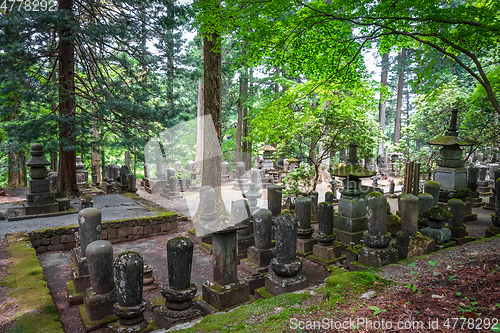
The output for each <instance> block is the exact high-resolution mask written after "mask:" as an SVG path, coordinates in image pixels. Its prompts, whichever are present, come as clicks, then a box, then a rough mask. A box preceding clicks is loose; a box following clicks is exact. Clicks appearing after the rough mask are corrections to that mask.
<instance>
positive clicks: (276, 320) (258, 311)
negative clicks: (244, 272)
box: [183, 291, 312, 333]
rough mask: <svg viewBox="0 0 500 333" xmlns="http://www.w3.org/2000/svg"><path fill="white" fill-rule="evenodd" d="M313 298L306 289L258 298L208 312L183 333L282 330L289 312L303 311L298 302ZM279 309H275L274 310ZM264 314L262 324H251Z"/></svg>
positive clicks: (289, 314) (286, 322) (287, 319)
mask: <svg viewBox="0 0 500 333" xmlns="http://www.w3.org/2000/svg"><path fill="white" fill-rule="evenodd" d="M311 297H312V294H311V293H310V292H309V291H305V292H303V293H298V294H283V295H279V296H276V297H273V298H270V299H259V300H257V301H255V302H253V303H251V304H247V305H244V306H241V307H239V308H236V309H235V310H234V311H231V312H227V313H222V314H213V315H208V316H206V317H204V318H203V320H202V321H201V322H199V323H197V324H196V325H195V326H194V327H191V328H189V329H186V330H184V331H183V332H189V333H194V332H229V331H232V332H235V331H237V332H283V329H284V328H285V327H286V325H288V322H289V319H290V318H291V316H292V314H294V313H298V312H300V311H302V310H301V309H300V308H299V307H298V305H300V304H301V303H302V302H303V301H304V300H307V299H309V298H311ZM278 308H281V309H282V310H281V311H279V312H277V311H276V309H278ZM258 316H266V319H265V320H264V321H263V322H262V323H256V324H254V323H251V322H250V321H251V319H252V318H255V317H258Z"/></svg>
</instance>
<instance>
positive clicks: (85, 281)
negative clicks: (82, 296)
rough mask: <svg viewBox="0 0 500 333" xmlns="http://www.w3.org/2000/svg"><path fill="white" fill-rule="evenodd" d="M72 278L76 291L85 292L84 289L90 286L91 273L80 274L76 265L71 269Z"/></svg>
mask: <svg viewBox="0 0 500 333" xmlns="http://www.w3.org/2000/svg"><path fill="white" fill-rule="evenodd" d="M71 278H72V279H73V286H74V288H75V292H76V293H83V291H84V290H85V289H87V288H89V287H90V276H89V275H78V273H77V271H76V267H73V268H72V269H71Z"/></svg>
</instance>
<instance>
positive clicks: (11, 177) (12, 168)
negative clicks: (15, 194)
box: [7, 152, 19, 187]
mask: <svg viewBox="0 0 500 333" xmlns="http://www.w3.org/2000/svg"><path fill="white" fill-rule="evenodd" d="M7 158H8V163H9V174H8V176H7V187H18V186H19V161H18V158H17V155H16V154H14V153H12V152H9V153H8V157H7Z"/></svg>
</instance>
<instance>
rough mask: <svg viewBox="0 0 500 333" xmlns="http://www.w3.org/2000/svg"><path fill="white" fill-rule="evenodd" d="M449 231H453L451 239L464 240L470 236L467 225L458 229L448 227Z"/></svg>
mask: <svg viewBox="0 0 500 333" xmlns="http://www.w3.org/2000/svg"><path fill="white" fill-rule="evenodd" d="M448 229H450V231H451V238H463V237H465V236H467V235H468V234H469V233H468V232H467V229H466V228H465V225H462V226H461V227H458V228H455V227H452V226H448Z"/></svg>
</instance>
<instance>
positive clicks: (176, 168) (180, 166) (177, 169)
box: [174, 161, 182, 171]
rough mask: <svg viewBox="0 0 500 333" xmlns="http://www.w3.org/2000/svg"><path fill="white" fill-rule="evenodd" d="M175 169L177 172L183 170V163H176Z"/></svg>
mask: <svg viewBox="0 0 500 333" xmlns="http://www.w3.org/2000/svg"><path fill="white" fill-rule="evenodd" d="M174 168H175V171H179V170H180V169H181V168H182V163H181V161H176V162H175V163H174Z"/></svg>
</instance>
